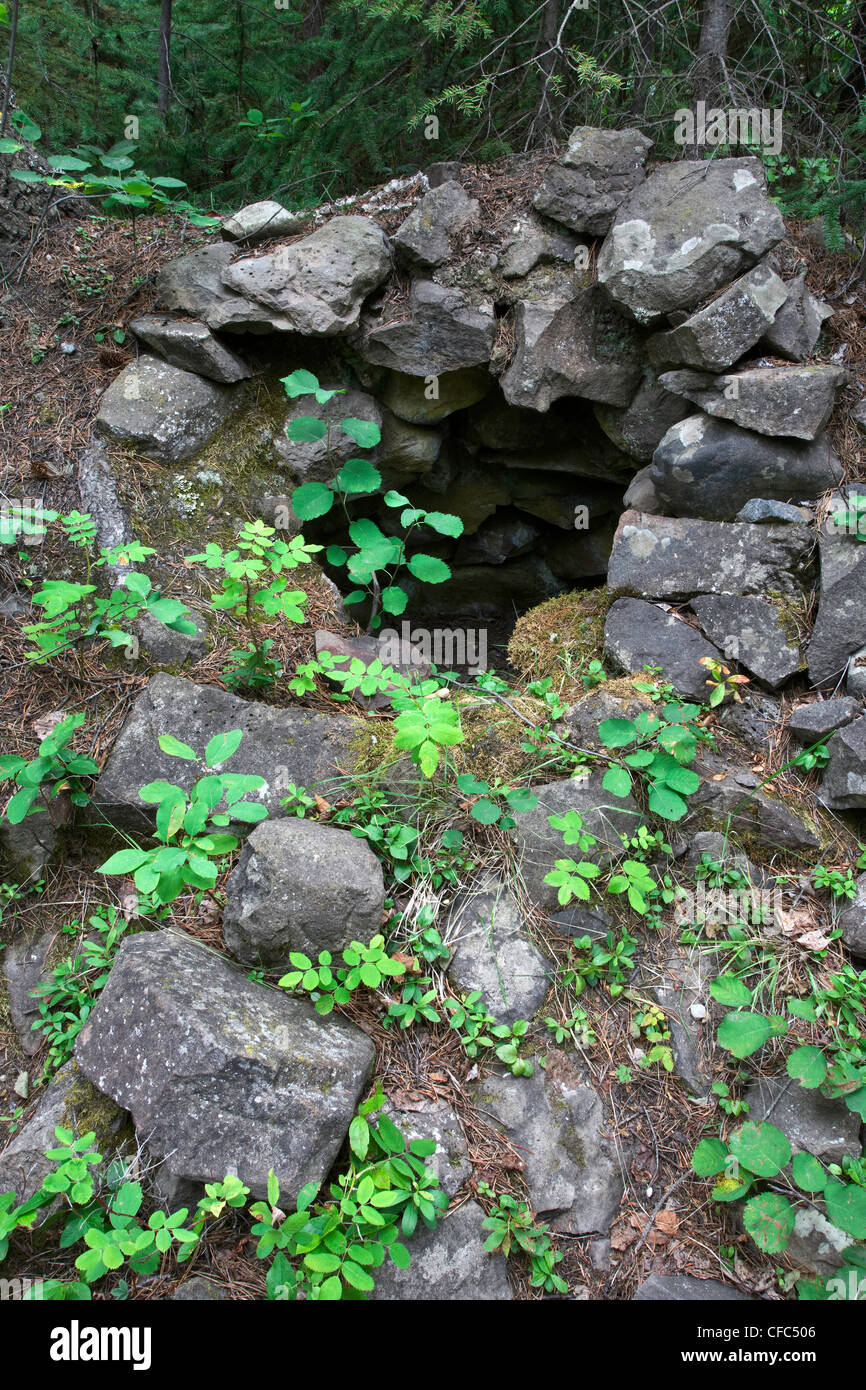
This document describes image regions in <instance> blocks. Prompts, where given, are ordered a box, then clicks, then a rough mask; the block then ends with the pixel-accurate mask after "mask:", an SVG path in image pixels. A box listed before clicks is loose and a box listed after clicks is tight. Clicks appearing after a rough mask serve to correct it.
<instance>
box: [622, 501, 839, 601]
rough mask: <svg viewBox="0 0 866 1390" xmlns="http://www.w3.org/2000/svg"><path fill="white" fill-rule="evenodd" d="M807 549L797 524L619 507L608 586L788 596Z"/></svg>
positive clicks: (651, 592) (662, 593) (807, 539)
mask: <svg viewBox="0 0 866 1390" xmlns="http://www.w3.org/2000/svg"><path fill="white" fill-rule="evenodd" d="M811 550H812V534H811V532H810V531H809V530H808V528H807V527H805V526H786V525H780V526H750V525H747V524H745V523H743V522H731V523H725V522H718V521H697V520H692V519H691V518H688V519H681V518H674V517H661V516H647V515H646V514H645V513H643V512H632V511H629V512H623V514H622V516H621V517H620V522H619V527H618V529H617V533H616V538H615V540H614V546H613V552H612V554H611V557H610V568H609V570H608V585H609V587H610V588H611V590H613V591H616V590H617V589H620V590H623V589H624V590H627V591H631V592H632V593H637V594H640V595H642V596H643V597H644V598H656V599H659V598H663V599H669V598H675V599H688V598H691V597H692V595H693V594H700V593H717V594H719V593H720V594H762V593H767V592H770V593H772V592H775V593H778V594H783V595H785V596H787V597H791V598H795V597H799V596H801V595H802V592H803V589H802V583H803V578H804V574H805V572H806V569H807V566H808V562H809V557H810V554H811Z"/></svg>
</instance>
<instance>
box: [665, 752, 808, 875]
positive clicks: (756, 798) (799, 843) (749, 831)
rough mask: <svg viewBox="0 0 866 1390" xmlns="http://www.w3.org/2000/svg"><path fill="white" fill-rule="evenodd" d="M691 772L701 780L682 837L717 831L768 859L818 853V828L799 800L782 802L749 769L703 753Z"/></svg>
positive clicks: (680, 827) (770, 785) (690, 800)
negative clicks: (786, 854) (782, 853)
mask: <svg viewBox="0 0 866 1390" xmlns="http://www.w3.org/2000/svg"><path fill="white" fill-rule="evenodd" d="M693 768H694V771H695V772H696V773H697V774H698V776H699V777H700V779H701V780H700V786H699V787H698V789H697V791H696V792H694V793H693V794H692V795H691V796H690V797H689V809H688V813H687V815H686V818H685V819H684V820H682V821H681V822H680V823H679V829H680V830H681V831H682V832H683V834H684V835H686V836H692V835H693V834H694V832H695V831H699V830H714V829H718V830H720V831H723V832H724V833H726V834H733V835H736V836H738V837H739V838H740V839H741V840H743V841H747V842H749V843H751V844H754V845H755V846H760V847H761V848H763V849H766V850H768V851H769V852H770V853H775V852H777V851H778V850H794V851H802V852H805V851H810V850H816V849H818V848H819V846H820V844H821V840H820V837H819V834H818V828H817V826H816V824H815V823H814V821H813V820H812V818H811V817H810V815H809V813H808V811H807V810H806V809H805V807H804V806H803V804H802V800H800V801H794V802H793V803H791V802H788V801H783V800H782V799H781V798H780V797H779V796H777V795H775V793H774V787H773V784H772V782H771V783H770V784H769V785H768V786H765V787H762V786H761V785H760V782H759V779H758V777H757V776H756V775H755V774H754V773H753V772H752V771H751V769H749V768H747V767H745V766H743V765H742V764H741V763H737V762H735V761H727V760H726V759H725V758H722V757H719V756H717V755H716V754H715V753H710V752H707V751H704V752H702V753H701V754H700V756H699V757H698V759H697V761H696V762H695V763H694V764H693Z"/></svg>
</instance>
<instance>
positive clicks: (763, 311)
mask: <svg viewBox="0 0 866 1390" xmlns="http://www.w3.org/2000/svg"><path fill="white" fill-rule="evenodd" d="M787 297H788V289H787V286H786V285H785V284H784V282H783V281H782V280H780V279H779V276H778V275H776V273H775V271H773V270H771V269H770V267H769V266H768V265H756V266H755V267H754V269H753V270H749V271H747V272H746V274H745V275H741V276H740V278H739V279H738V280H735V281H734V283H733V284H732V285H730V286H729V287H728V289H726V290H724V291H723V292H722V293H721V294H720V295H717V296H716V298H715V299H714V300H712V302H711V303H710V304H708V305H707V307H706V308H705V309H699V310H698V311H697V313H695V314H692V315H691V316H690V317H689V318H687V319H686V320H685V322H684V323H681V324H680V325H679V327H678V328H672V329H670V330H668V331H667V332H666V333H656V334H654V335H653V336H652V337H651V338H650V339H649V341H648V342H647V354H648V356H649V359H650V361H651V362H652V363H653V365H654V366H656V367H665V366H673V365H676V364H679V363H683V364H684V365H687V366H690V367H702V368H704V369H706V370H707V371H711V372H720V371H721V370H722V368H723V367H729V366H730V365H731V363H732V362H736V361H737V359H738V358H740V357H742V356H743V353H744V352H747V351H748V349H749V348H751V347H754V345H755V343H756V342H757V341H758V339H759V338H760V336H761V334H762V333H764V332H765V331H766V330H768V329H769V328H770V326H771V325H772V323H773V320H774V316H775V314H776V312H777V310H779V309H780V308H781V306H782V305H784V304H785V302H786V300H787Z"/></svg>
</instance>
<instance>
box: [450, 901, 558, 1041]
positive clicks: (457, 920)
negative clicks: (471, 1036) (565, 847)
mask: <svg viewBox="0 0 866 1390" xmlns="http://www.w3.org/2000/svg"><path fill="white" fill-rule="evenodd" d="M477 889H478V891H472V892H469V893H464V894H462V895H461V897H460V899H459V900H458V902H457V903H456V905H455V907H454V909H453V911H452V913H451V915H450V917H449V920H448V933H447V937H446V940H447V941H448V943H449V945H452V946H453V947H454V954H453V956H452V957H451V963H450V965H449V966H448V974H449V976H450V977H451V979H452V980H453V982H454V983H455V984H456V985H457V987H458V989H460V990H461V991H462V993H463V994H470V993H471V992H472V991H473V990H480V991H481V999H482V1003H483V1005H484V1007H485V1008H486V1009H487V1011H488V1013H490V1014H492V1015H493V1017H494V1018H495V1019H496V1021H497V1023H514V1021H515V1020H516V1019H519V1018H521V1019H531V1018H532V1015H533V1014H534V1013H535V1011H536V1009H538V1008H539V1006H540V1005H541V1004H542V1002H543V1000H544V997H545V995H546V994H547V991H548V989H549V988H550V983H551V979H552V977H553V973H554V972H553V965H552V963H551V962H550V961H549V960H548V959H547V957H546V956H543V955H542V954H541V952H540V951H538V950H537V949H536V948H535V946H533V944H532V942H531V941H530V940H529V937H528V936H527V935H526V932H525V928H524V923H523V916H522V914H521V911H520V906H519V904H518V902H517V899H516V898H515V897H514V895H513V894H512V893H511V891H510V890H509V888H508V886H507V885H506V884H504V883H500V882H498V881H497V880H496V879H495V878H493V877H492V876H488V877H486V878H484V879H483V880H482V881H481V882H480V883H479V884H478V886H477Z"/></svg>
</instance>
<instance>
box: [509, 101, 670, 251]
mask: <svg viewBox="0 0 866 1390" xmlns="http://www.w3.org/2000/svg"><path fill="white" fill-rule="evenodd" d="M652 145H653V142H652V140H650V139H648V137H647V136H646V135H644V134H642V132H641V131H639V130H600V129H598V128H595V127H593V126H578V127H577V129H576V130H573V131H572V132H571V135H570V136H569V140H568V149H567V150H566V152H565V154H564V155H563V157H562V161H561V162H554V163H553V164H550V165H548V168H547V169H546V170H545V173H544V177H543V179H542V181H541V184H540V186H539V189H538V192H537V193H536V195H535V198H534V201H533V206H534V207H535V208H536V209H537V211H538V212H543V213H545V214H546V215H547V216H548V217H552V218H554V220H555V221H557V222H561V223H562V225H563V226H564V227H569V228H571V230H572V231H575V232H586V233H587V234H588V235H589V236H593V237H598V236H604V235H605V233H606V232H607V231H608V230H609V229H610V225H611V223H612V221H613V219H614V214H615V213H616V210H617V208H618V207H619V206H620V204H621V203H622V202H623V201H624V199H625V198H626V197H627V196H628V195H629V193H631V192H632V190H633V189H634V188H636V187H637V186H638V185H639V184H641V183H643V181H644V179H645V177H646V175H645V174H644V170H643V165H644V163H645V161H646V157H647V155H648V154H649V151H650V150H651V149H652Z"/></svg>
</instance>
